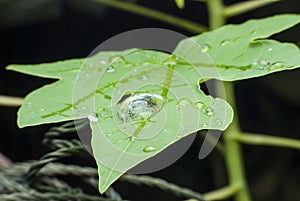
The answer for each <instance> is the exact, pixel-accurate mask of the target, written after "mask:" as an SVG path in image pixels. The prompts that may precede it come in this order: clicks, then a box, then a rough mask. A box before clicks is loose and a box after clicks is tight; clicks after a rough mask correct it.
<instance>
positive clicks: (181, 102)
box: [179, 99, 191, 107]
mask: <svg viewBox="0 0 300 201" xmlns="http://www.w3.org/2000/svg"><path fill="white" fill-rule="evenodd" d="M179 104H180V107H184V106H187V105H190V104H191V102H190V101H188V100H186V99H182V100H181V101H180V102H179Z"/></svg>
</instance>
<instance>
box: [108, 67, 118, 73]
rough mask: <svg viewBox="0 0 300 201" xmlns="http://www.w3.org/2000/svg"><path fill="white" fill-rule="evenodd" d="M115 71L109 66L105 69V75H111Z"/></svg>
mask: <svg viewBox="0 0 300 201" xmlns="http://www.w3.org/2000/svg"><path fill="white" fill-rule="evenodd" d="M115 71H116V69H115V68H114V67H112V66H109V67H108V68H107V69H106V72H107V73H113V72H115Z"/></svg>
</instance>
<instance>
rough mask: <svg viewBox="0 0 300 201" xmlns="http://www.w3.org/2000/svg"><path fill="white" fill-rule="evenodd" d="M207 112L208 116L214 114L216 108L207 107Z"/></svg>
mask: <svg viewBox="0 0 300 201" xmlns="http://www.w3.org/2000/svg"><path fill="white" fill-rule="evenodd" d="M205 113H206V114H207V115H208V116H212V115H213V114H214V110H213V109H212V108H211V107H207V108H206V109H205Z"/></svg>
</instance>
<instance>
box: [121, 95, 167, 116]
mask: <svg viewBox="0 0 300 201" xmlns="http://www.w3.org/2000/svg"><path fill="white" fill-rule="evenodd" d="M162 105H163V98H162V97H161V96H159V95H156V94H148V93H143V94H137V95H133V96H130V97H128V98H127V99H125V100H124V101H123V102H122V105H121V107H120V110H119V116H120V118H121V119H122V120H123V121H134V120H140V119H147V118H149V117H151V116H153V115H154V114H155V113H157V112H158V111H160V109H161V107H162Z"/></svg>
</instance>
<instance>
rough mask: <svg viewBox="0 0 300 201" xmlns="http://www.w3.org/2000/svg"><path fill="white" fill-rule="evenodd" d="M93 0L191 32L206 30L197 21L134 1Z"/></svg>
mask: <svg viewBox="0 0 300 201" xmlns="http://www.w3.org/2000/svg"><path fill="white" fill-rule="evenodd" d="M93 1H96V2H99V3H102V4H104V5H106V6H110V7H113V8H117V9H120V10H124V11H129V12H131V13H135V14H138V15H142V16H145V17H149V18H152V19H156V20H159V21H162V22H165V23H167V24H170V25H173V26H176V27H179V28H182V29H185V30H187V31H190V32H191V33H201V32H204V31H206V30H207V28H206V27H205V26H203V25H200V24H198V23H195V22H191V21H189V20H186V19H183V18H180V17H176V16H173V15H170V14H166V13H163V12H160V11H157V10H154V9H151V8H147V7H144V6H140V5H137V4H135V3H130V2H124V1H118V0H93Z"/></svg>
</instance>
